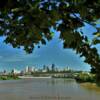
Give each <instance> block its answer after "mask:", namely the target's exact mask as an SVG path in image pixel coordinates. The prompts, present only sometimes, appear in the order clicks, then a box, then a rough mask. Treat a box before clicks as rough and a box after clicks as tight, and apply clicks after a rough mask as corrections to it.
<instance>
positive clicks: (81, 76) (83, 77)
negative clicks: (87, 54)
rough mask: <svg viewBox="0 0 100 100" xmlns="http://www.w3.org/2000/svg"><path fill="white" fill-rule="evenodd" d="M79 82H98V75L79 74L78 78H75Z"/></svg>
mask: <svg viewBox="0 0 100 100" xmlns="http://www.w3.org/2000/svg"><path fill="white" fill-rule="evenodd" d="M75 79H76V81H77V82H80V83H82V82H93V83H95V82H96V75H95V74H90V73H89V74H88V73H79V74H78V75H77V77H75Z"/></svg>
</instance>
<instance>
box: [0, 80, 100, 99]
mask: <svg viewBox="0 0 100 100" xmlns="http://www.w3.org/2000/svg"><path fill="white" fill-rule="evenodd" d="M0 100H100V92H96V91H93V90H92V92H91V89H90V90H89V89H88V90H87V89H86V88H84V87H81V86H80V85H79V84H77V83H76V82H75V80H73V79H23V80H17V81H14V80H13V81H0Z"/></svg>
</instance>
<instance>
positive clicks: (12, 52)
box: [0, 25, 100, 71]
mask: <svg viewBox="0 0 100 100" xmlns="http://www.w3.org/2000/svg"><path fill="white" fill-rule="evenodd" d="M52 31H54V30H53V29H52ZM94 31H96V30H95V29H94V28H93V27H91V26H90V25H86V27H85V28H83V32H84V34H87V35H88V37H89V39H92V38H93V36H92V32H94ZM54 32H55V35H54V38H53V39H52V40H51V41H49V42H47V44H46V45H42V46H41V48H37V47H36V48H35V49H34V51H33V53H32V54H27V53H25V51H24V50H22V49H16V48H13V47H12V46H11V45H10V44H5V43H4V42H3V40H4V38H3V37H0V71H3V70H8V71H10V70H12V69H14V68H15V69H18V70H23V69H25V67H26V66H30V67H31V66H34V67H36V68H42V67H43V65H48V66H50V65H51V64H55V65H56V67H58V68H64V67H67V66H69V67H70V68H71V69H74V70H84V71H89V70H90V68H91V67H90V65H88V64H86V63H84V62H83V61H84V58H80V57H79V55H77V54H76V53H75V51H73V50H71V49H63V44H62V41H61V40H60V39H59V32H56V31H54ZM96 47H97V49H98V51H100V44H99V45H97V46H96ZM99 54H100V52H99Z"/></svg>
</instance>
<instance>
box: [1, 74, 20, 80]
mask: <svg viewBox="0 0 100 100" xmlns="http://www.w3.org/2000/svg"><path fill="white" fill-rule="evenodd" d="M18 79H20V78H19V77H18V76H11V75H8V76H0V80H18Z"/></svg>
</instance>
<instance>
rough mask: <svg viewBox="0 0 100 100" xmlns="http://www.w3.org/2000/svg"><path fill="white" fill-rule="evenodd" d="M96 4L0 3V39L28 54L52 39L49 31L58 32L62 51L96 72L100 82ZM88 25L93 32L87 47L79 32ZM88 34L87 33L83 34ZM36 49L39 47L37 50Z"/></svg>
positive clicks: (78, 0) (72, 0) (99, 5)
mask: <svg viewBox="0 0 100 100" xmlns="http://www.w3.org/2000/svg"><path fill="white" fill-rule="evenodd" d="M99 18H100V0H3V1H2V2H0V35H1V36H5V41H4V42H5V43H7V44H8V43H10V44H11V45H12V46H13V47H14V48H20V47H23V48H24V50H25V51H26V52H28V53H31V52H32V51H33V49H34V47H35V46H36V45H39V44H40V43H42V44H43V45H45V44H46V39H47V40H48V41H49V40H51V39H52V37H53V34H52V32H50V27H52V26H53V27H54V28H55V29H56V30H58V31H60V32H61V33H60V37H59V38H60V39H62V40H63V46H64V48H71V49H73V50H75V51H76V53H78V54H80V56H81V57H85V62H86V63H88V64H90V65H91V66H93V67H95V68H96V73H97V80H99V81H100V55H99V54H98V52H97V49H96V48H95V47H94V45H96V44H98V43H100V27H97V22H98V20H99ZM85 23H88V24H90V25H92V26H93V27H95V29H96V30H97V31H96V32H95V33H93V34H94V39H93V40H92V42H91V43H89V41H88V37H87V36H85V35H84V33H83V32H82V30H80V31H79V29H80V28H82V27H84V26H85ZM87 34H88V33H87ZM38 47H40V46H38Z"/></svg>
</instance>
